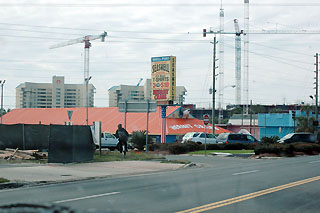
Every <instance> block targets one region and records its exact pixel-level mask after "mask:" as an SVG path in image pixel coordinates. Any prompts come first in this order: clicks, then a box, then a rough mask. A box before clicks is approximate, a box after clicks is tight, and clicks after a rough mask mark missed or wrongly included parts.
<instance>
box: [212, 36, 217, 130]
mask: <svg viewBox="0 0 320 213" xmlns="http://www.w3.org/2000/svg"><path fill="white" fill-rule="evenodd" d="M216 44H217V38H216V34H214V39H213V67H212V71H213V75H212V135H214V134H215V127H214V126H215V121H214V114H215V104H216V100H215V94H216V68H217V67H216V61H217V59H216Z"/></svg>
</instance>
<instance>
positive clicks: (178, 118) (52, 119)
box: [3, 106, 230, 142]
mask: <svg viewBox="0 0 320 213" xmlns="http://www.w3.org/2000/svg"><path fill="white" fill-rule="evenodd" d="M182 109H183V108H182V107H180V106H169V107H168V108H167V122H166V124H167V125H166V134H167V142H174V141H176V139H178V138H179V137H181V136H182V135H184V134H186V133H187V132H204V125H203V121H202V120H199V119H196V118H193V117H191V116H188V115H186V113H185V114H183V111H182ZM68 110H72V111H73V115H72V118H71V121H72V123H73V125H86V108H26V109H13V110H11V111H10V112H9V113H7V114H5V115H4V116H3V124H18V123H24V124H39V123H41V124H46V125H49V124H62V125H63V124H65V122H68V121H69V118H68V113H67V111H68ZM88 114H89V116H88V118H89V124H92V123H93V121H101V131H103V132H111V133H115V132H116V130H117V125H118V124H119V123H122V124H123V123H124V113H122V112H119V111H118V107H101V108H100V107H94V108H89V113H88ZM146 127H147V115H146V113H127V131H128V132H129V133H132V132H133V131H137V130H146ZM207 131H208V132H211V131H212V125H208V127H207ZM215 132H216V134H220V133H223V132H230V131H229V130H226V129H223V128H221V127H217V126H216V127H215ZM149 134H150V135H152V136H157V141H159V139H160V135H161V107H157V112H153V113H150V114H149Z"/></svg>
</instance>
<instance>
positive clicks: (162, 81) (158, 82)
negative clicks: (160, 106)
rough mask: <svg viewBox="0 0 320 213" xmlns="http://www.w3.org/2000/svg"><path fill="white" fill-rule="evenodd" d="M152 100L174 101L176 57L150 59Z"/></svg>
mask: <svg viewBox="0 0 320 213" xmlns="http://www.w3.org/2000/svg"><path fill="white" fill-rule="evenodd" d="M151 87H152V99H153V100H156V101H174V100H175V97H176V57H175V56H163V57H153V58H151Z"/></svg>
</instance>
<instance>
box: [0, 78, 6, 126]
mask: <svg viewBox="0 0 320 213" xmlns="http://www.w3.org/2000/svg"><path fill="white" fill-rule="evenodd" d="M5 82H6V80H3V81H1V80H0V83H1V124H2V114H3V85H4V83H5Z"/></svg>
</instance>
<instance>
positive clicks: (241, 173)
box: [232, 170, 259, 175]
mask: <svg viewBox="0 0 320 213" xmlns="http://www.w3.org/2000/svg"><path fill="white" fill-rule="evenodd" d="M254 172H259V170H252V171H246V172H239V173H233V174H232V175H243V174H249V173H254Z"/></svg>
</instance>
